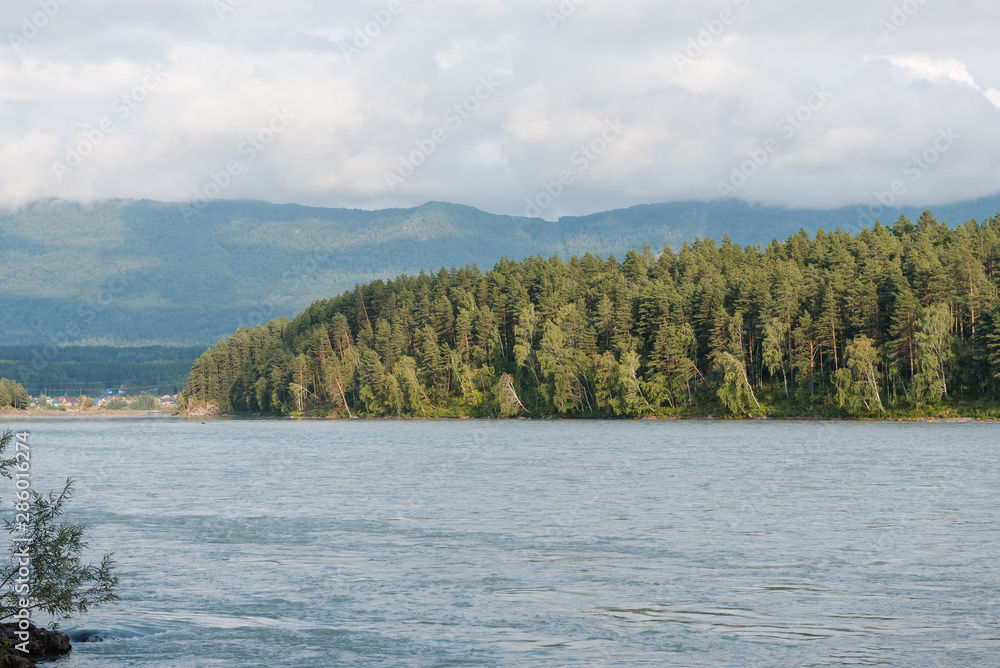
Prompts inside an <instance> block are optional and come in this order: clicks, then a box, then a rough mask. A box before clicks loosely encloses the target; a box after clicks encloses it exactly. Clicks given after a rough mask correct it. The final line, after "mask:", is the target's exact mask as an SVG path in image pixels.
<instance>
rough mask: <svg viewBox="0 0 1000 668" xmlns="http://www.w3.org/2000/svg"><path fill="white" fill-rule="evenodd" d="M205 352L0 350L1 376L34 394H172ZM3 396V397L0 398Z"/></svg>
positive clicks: (175, 349) (166, 349) (140, 348)
mask: <svg viewBox="0 0 1000 668" xmlns="http://www.w3.org/2000/svg"><path fill="white" fill-rule="evenodd" d="M203 350H204V349H203V348H200V347H199V348H180V347H169V346H137V347H127V348H115V347H110V346H62V347H57V346H0V376H7V377H10V378H16V379H17V380H18V382H19V383H20V384H21V385H23V386H24V389H26V390H27V392H28V393H29V394H31V395H33V396H38V395H39V394H45V395H48V396H56V397H58V396H60V395H68V396H73V397H75V396H77V395H80V394H86V395H89V396H102V395H103V394H104V393H105V391H106V390H108V389H114V390H118V389H123V390H125V391H126V392H128V393H130V394H138V393H140V392H152V391H153V390H154V389H155V390H156V392H157V394H161V395H162V394H175V393H177V392H179V391H180V390H182V389H183V388H184V386H185V385H186V384H187V375H188V372H189V371H190V370H191V362H192V361H193V360H195V359H196V358H197V357H198V355H200V354H201V353H202V351H203ZM0 397H2V395H0Z"/></svg>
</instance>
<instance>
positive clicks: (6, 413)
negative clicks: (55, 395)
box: [0, 408, 1000, 423]
mask: <svg viewBox="0 0 1000 668" xmlns="http://www.w3.org/2000/svg"><path fill="white" fill-rule="evenodd" d="M115 417H117V418H152V417H175V418H178V419H183V420H206V419H208V420H276V421H277V420H310V421H312V420H335V421H355V420H365V421H374V420H385V421H401V422H406V421H429V420H433V421H436V422H451V421H460V420H475V421H483V422H485V421H491V422H492V421H497V422H500V421H503V422H540V421H554V420H557V421H567V422H568V421H592V422H699V421H702V422H746V423H754V422H1000V418H995V417H965V416H947V417H945V416H920V417H822V416H817V415H796V416H792V415H783V416H780V417H774V416H762V417H750V418H748V417H737V416H718V415H711V414H710V415H683V416H646V417H585V416H559V415H535V416H512V417H495V416H473V415H458V416H453V415H437V416H435V415H430V416H425V417H415V416H407V417H392V416H366V415H365V416H354V417H349V418H348V417H342V416H338V415H259V414H209V413H185V412H182V411H178V410H176V409H171V410H150V411H138V410H129V409H122V410H108V409H89V410H66V411H58V410H52V409H47V408H29V409H24V410H17V409H13V408H5V409H2V410H0V420H9V419H14V420H17V419H21V420H26V419H39V418H41V419H63V420H69V419H77V420H79V419H87V418H115Z"/></svg>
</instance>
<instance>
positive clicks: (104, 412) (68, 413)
mask: <svg viewBox="0 0 1000 668" xmlns="http://www.w3.org/2000/svg"><path fill="white" fill-rule="evenodd" d="M146 415H177V410H176V409H174V408H173V407H171V408H159V409H155V410H149V411H137V410H131V409H128V408H123V409H121V410H115V411H113V410H108V409H106V408H87V409H79V408H77V409H69V408H67V409H66V410H58V409H53V408H24V409H15V408H4V409H2V410H0V419H3V418H59V417H74V418H81V417H118V416H121V417H138V416H146Z"/></svg>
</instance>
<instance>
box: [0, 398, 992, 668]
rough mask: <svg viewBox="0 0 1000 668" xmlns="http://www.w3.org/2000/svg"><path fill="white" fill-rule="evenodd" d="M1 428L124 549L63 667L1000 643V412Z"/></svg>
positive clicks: (73, 623) (862, 652)
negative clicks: (116, 586) (950, 417)
mask: <svg viewBox="0 0 1000 668" xmlns="http://www.w3.org/2000/svg"><path fill="white" fill-rule="evenodd" d="M6 425H7V427H10V428H14V429H17V430H19V431H20V430H23V429H28V430H29V431H30V432H31V443H32V455H33V459H32V481H33V485H34V488H35V489H36V490H39V491H42V490H48V489H54V488H56V487H57V486H59V485H60V483H61V481H63V480H64V479H65V478H66V477H68V476H72V477H73V478H74V479H75V480H76V482H77V494H76V496H75V498H74V499H73V501H72V503H71V505H70V507H69V513H68V518H69V519H71V520H72V521H80V522H83V523H85V524H86V525H87V526H88V529H87V537H88V539H89V541H90V545H91V548H92V550H91V554H92V557H93V558H94V559H96V558H98V556H99V554H100V553H103V552H105V551H114V552H115V555H116V558H117V561H118V564H119V574H120V576H121V588H120V593H121V597H122V600H121V601H120V602H118V603H115V604H111V605H108V606H106V607H103V608H99V609H96V610H92V611H90V612H88V613H86V614H85V615H82V616H80V617H79V618H74V619H72V620H70V621H68V622H65V623H64V624H63V628H64V630H66V631H67V632H69V633H70V634H71V636H72V637H73V638H74V639H75V640H76V642H75V643H74V650H73V652H72V654H71V655H70V656H69V657H67V658H65V659H62V660H60V661H58V662H57V663H56V664H53V665H55V666H57V667H58V668H83V667H85V666H86V667H97V666H100V667H102V668H114V667H118V666H149V667H158V666H162V667H167V666H177V667H181V668H195V667H201V666H205V667H208V666H225V667H230V666H268V667H272V666H288V667H290V668H291V667H295V668H304V667H317V668H328V667H331V666H637V665H646V666H713V667H714V666H732V667H735V666H941V667H946V666H947V667H949V668H950V667H954V666H988V665H1000V621H998V616H1000V569H998V565H1000V530H998V529H1000V527H998V519H1000V474H998V466H997V459H998V458H997V453H998V447H1000V424H995V423H872V422H819V421H815V422H812V421H810V422H778V421H766V422H723V421H670V422H653V421H644V422H627V421H620V422H619V421H607V422H589V421H551V420H550V421H473V420H461V421H416V420H414V421H391V420H390V421H362V420H355V421H295V420H238V419H214V420H204V421H202V420H197V419H194V420H189V419H175V418H153V419H135V418H133V419H94V420H76V419H65V418H59V419H36V420H27V421H8V422H7V423H6ZM12 492H13V488H12V483H11V481H4V480H0V499H2V502H3V503H4V505H5V506H7V505H11V504H12ZM11 512H13V509H12V508H11ZM86 638H92V639H103V641H102V642H84V640H85V639H86Z"/></svg>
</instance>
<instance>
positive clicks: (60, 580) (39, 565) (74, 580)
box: [0, 431, 118, 620]
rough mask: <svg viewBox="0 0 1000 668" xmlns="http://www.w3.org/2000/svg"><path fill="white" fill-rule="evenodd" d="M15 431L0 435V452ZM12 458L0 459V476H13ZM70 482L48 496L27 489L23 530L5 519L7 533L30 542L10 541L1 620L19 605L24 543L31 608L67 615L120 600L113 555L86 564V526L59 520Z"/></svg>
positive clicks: (1, 577) (0, 585)
mask: <svg viewBox="0 0 1000 668" xmlns="http://www.w3.org/2000/svg"><path fill="white" fill-rule="evenodd" d="M12 436H13V434H12V433H11V432H9V431H8V432H6V433H5V434H4V435H3V436H2V437H0V455H2V454H3V452H4V451H5V450H6V448H7V447H8V446H9V445H10V442H11V440H12ZM17 468H18V466H17V462H16V460H15V459H14V458H11V459H0V475H3V476H4V477H6V478H10V477H11V471H12V470H17ZM72 495H73V481H72V480H71V479H70V480H67V481H66V484H65V486H64V487H63V489H62V490H61V491H60V492H59V493H58V494H56V493H54V492H53V493H50V494H49V495H47V496H44V495H41V494H38V493H37V492H31V502H30V510H29V513H28V514H29V516H30V521H29V522H28V523H27V525H26V527H23V528H22V529H23V530H20V529H19V528H18V527H17V526H16V525H15V524H14V522H11V521H10V520H7V521H6V523H5V524H6V528H7V530H8V532H10V533H14V532H15V531H16V532H17V534H18V536H19V537H25V538H29V539H30V541H24V542H22V541H11V550H10V552H11V558H10V561H9V562H7V563H5V564H3V565H2V566H0V620H4V619H9V618H11V617H12V616H14V615H15V614H16V613H17V612H18V611H19V610H20V609H21V607H22V606H21V605H20V599H21V598H22V597H23V593H20V592H18V591H17V590H16V589H15V584H16V581H17V578H18V576H19V575H18V571H19V569H20V566H21V565H20V560H19V558H18V557H15V556H14V555H15V553H17V552H19V551H20V550H21V549H22V546H23V545H28V547H27V548H26V549H27V552H28V554H29V555H30V557H31V573H30V581H31V582H30V592H31V604H30V605H29V606H28V607H29V609H31V610H39V611H42V612H44V613H46V614H48V615H51V616H52V617H55V618H60V619H68V618H70V617H72V616H73V615H75V614H79V613H84V612H87V610H89V609H90V608H92V607H97V606H100V605H103V604H105V603H109V602H111V601H116V600H118V595H117V594H115V588H116V587H117V586H118V576H117V575H116V574H115V562H114V559H113V555H112V554H110V553H109V554H105V555H104V557H103V558H102V559H101V561H100V563H97V564H93V563H85V562H84V561H83V552H84V550H85V549H86V547H87V543H86V542H85V541H84V540H83V534H84V526H83V525H82V524H74V523H72V522H67V521H65V520H62V519H61V517H62V515H63V513H64V512H65V505H66V503H67V502H69V500H70V499H71V498H72Z"/></svg>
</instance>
